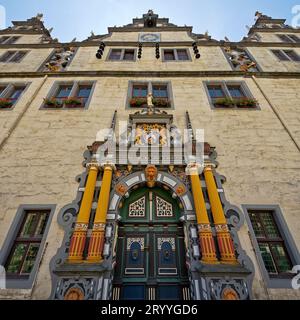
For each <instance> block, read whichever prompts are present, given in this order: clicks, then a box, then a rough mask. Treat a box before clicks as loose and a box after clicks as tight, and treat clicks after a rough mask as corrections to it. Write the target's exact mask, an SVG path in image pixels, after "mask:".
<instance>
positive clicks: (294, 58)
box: [284, 50, 300, 62]
mask: <svg viewBox="0 0 300 320" xmlns="http://www.w3.org/2000/svg"><path fill="white" fill-rule="evenodd" d="M284 53H285V54H286V55H287V56H288V57H289V59H290V60H292V61H296V62H298V61H300V57H299V55H298V54H297V53H296V52H295V51H294V50H284Z"/></svg>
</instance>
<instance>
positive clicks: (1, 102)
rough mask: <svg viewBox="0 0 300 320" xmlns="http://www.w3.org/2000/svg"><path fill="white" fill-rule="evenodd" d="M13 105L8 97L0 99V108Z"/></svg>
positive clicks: (7, 107)
mask: <svg viewBox="0 0 300 320" xmlns="http://www.w3.org/2000/svg"><path fill="white" fill-rule="evenodd" d="M12 105H13V102H12V101H11V100H10V99H0V109H9V108H11V107H12Z"/></svg>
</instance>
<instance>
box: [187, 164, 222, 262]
mask: <svg viewBox="0 0 300 320" xmlns="http://www.w3.org/2000/svg"><path fill="white" fill-rule="evenodd" d="M188 169H189V174H190V180H191V185H192V193H193V198H194V205H195V211H196V217H197V224H198V234H199V243H200V250H201V254H202V259H201V261H202V262H203V263H209V264H215V263H218V259H217V256H216V248H215V243H214V239H213V235H212V230H211V227H210V222H209V218H208V214H207V210H206V205H205V200H204V196H203V192H202V187H201V181H200V178H199V173H198V168H197V165H195V166H190V167H189V168H188Z"/></svg>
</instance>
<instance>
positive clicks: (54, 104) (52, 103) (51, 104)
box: [44, 98, 63, 108]
mask: <svg viewBox="0 0 300 320" xmlns="http://www.w3.org/2000/svg"><path fill="white" fill-rule="evenodd" d="M44 105H45V107H47V108H62V106H63V102H62V101H61V100H60V99H56V98H50V99H44Z"/></svg>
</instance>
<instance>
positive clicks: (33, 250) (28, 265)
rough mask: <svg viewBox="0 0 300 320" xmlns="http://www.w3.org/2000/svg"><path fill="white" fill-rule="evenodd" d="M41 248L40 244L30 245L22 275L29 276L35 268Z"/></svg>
mask: <svg viewBox="0 0 300 320" xmlns="http://www.w3.org/2000/svg"><path fill="white" fill-rule="evenodd" d="M39 247H40V244H39V243H33V244H30V246H29V249H28V251H27V254H26V258H25V260H24V263H23V267H22V270H21V273H22V274H28V273H30V272H31V270H32V268H33V266H34V263H35V260H36V256H37V254H38V251H39Z"/></svg>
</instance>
